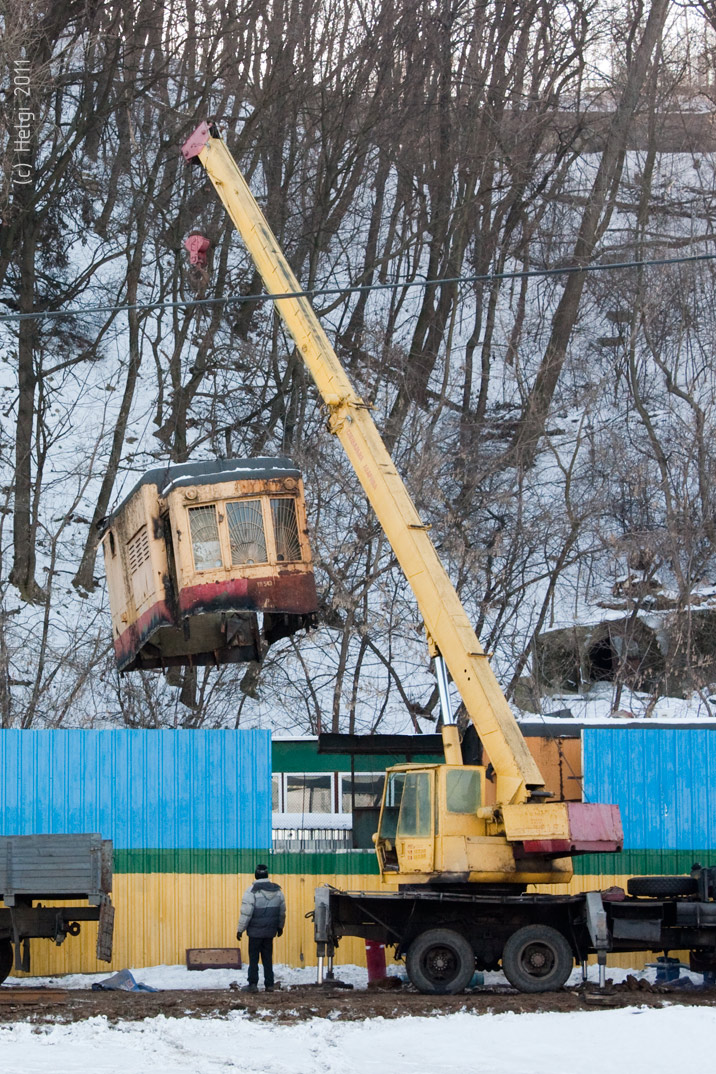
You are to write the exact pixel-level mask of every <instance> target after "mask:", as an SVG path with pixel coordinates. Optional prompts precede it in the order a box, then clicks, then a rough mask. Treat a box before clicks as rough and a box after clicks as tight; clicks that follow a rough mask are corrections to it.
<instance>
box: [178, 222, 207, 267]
mask: <svg viewBox="0 0 716 1074" xmlns="http://www.w3.org/2000/svg"><path fill="white" fill-rule="evenodd" d="M210 246H211V242H210V241H209V239H207V237H206V235H201V234H200V233H199V232H198V231H192V233H191V235H190V236H189V238H188V239H184V249H185V250H188V251H189V261H190V263H191V264H192V265H198V266H200V267H201V268H203V267H204V266H205V265H206V254H207V251H208V249H209V247H210Z"/></svg>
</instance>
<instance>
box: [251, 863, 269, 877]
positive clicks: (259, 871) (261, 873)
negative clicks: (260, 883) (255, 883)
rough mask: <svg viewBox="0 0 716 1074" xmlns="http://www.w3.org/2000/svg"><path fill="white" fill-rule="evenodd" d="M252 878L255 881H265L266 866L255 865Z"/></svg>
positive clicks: (266, 875)
mask: <svg viewBox="0 0 716 1074" xmlns="http://www.w3.org/2000/svg"><path fill="white" fill-rule="evenodd" d="M254 877H255V878H256V880H266V878H267V877H268V865H257V866H256V871H255V872H254Z"/></svg>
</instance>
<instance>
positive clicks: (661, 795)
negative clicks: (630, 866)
mask: <svg viewBox="0 0 716 1074" xmlns="http://www.w3.org/2000/svg"><path fill="white" fill-rule="evenodd" d="M582 748H583V768H584V797H585V800H587V801H590V802H616V803H617V804H618V805H619V807H620V809H621V815H622V823H623V824H624V845H625V848H628V849H632V850H691V849H693V850H712V849H716V730H707V729H704V730H700V729H699V730H692V729H684V730H680V729H678V728H660V727H649V728H647V727H619V728H611V727H609V728H607V727H605V728H601V727H600V728H586V729H585V730H584V731H583V733H582Z"/></svg>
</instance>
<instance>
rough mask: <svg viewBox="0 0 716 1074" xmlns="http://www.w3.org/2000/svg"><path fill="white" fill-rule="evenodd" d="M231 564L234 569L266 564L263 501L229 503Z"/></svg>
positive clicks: (227, 512) (227, 511)
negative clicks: (242, 566)
mask: <svg viewBox="0 0 716 1074" xmlns="http://www.w3.org/2000/svg"><path fill="white" fill-rule="evenodd" d="M226 515H227V518H228V521H229V542H230V544H231V563H232V565H233V566H234V567H237V566H240V565H242V564H245V563H265V562H266V560H267V556H266V534H265V533H264V519H263V512H262V510H261V500H238V501H237V502H235V503H227V505H226Z"/></svg>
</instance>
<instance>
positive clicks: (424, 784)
mask: <svg viewBox="0 0 716 1074" xmlns="http://www.w3.org/2000/svg"><path fill="white" fill-rule="evenodd" d="M430 784H431V780H430V774H429V773H428V772H406V774H405V787H404V789H403V800H402V803H401V806H400V818H399V820H398V835H399V836H413V837H425V836H429V835H431V834H432V809H431V806H432V802H431V800H430V799H431V797H432V796H431V794H430Z"/></svg>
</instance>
